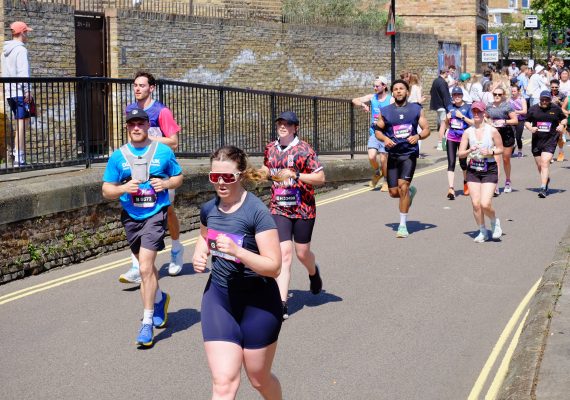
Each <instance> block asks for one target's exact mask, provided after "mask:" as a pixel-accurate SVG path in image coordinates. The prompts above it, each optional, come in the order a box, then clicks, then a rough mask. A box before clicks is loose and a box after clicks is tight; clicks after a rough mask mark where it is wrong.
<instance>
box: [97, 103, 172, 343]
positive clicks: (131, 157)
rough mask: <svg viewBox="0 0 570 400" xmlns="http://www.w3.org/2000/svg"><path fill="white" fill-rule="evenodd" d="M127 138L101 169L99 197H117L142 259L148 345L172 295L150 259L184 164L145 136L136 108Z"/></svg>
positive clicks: (160, 243)
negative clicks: (170, 192) (160, 284)
mask: <svg viewBox="0 0 570 400" xmlns="http://www.w3.org/2000/svg"><path fill="white" fill-rule="evenodd" d="M126 121H127V131H128V133H129V138H130V143H128V144H126V145H124V146H122V147H121V148H120V149H118V150H115V152H114V153H113V154H112V155H111V157H110V158H109V162H108V164H107V168H105V173H104V174H103V197H105V198H106V199H111V200H115V199H119V200H120V202H121V205H122V206H123V213H122V214H121V222H122V223H123V226H124V227H125V231H126V236H127V241H128V243H129V246H130V248H131V251H132V252H133V254H134V255H135V256H136V258H137V259H138V261H139V265H140V274H141V280H142V282H141V295H142V299H143V306H144V313H143V321H142V325H141V328H140V330H139V335H138V337H137V344H138V345H141V346H143V347H150V346H152V343H153V326H154V327H157V328H162V327H164V326H165V325H166V321H167V317H168V315H167V311H168V304H169V302H170V296H169V295H168V294H166V293H163V292H162V291H161V290H160V288H159V287H158V271H157V269H156V266H155V265H154V263H155V260H156V255H157V252H158V251H159V250H163V249H164V247H165V246H164V236H165V234H166V217H167V209H168V206H170V200H169V198H168V190H173V189H175V188H177V187H179V186H180V185H181V184H182V169H181V168H180V165H178V162H177V161H176V157H175V156H174V153H173V151H172V150H171V149H170V148H169V147H168V146H167V145H165V144H163V143H159V142H157V141H153V140H151V139H150V138H149V135H148V131H149V128H150V124H149V117H148V114H147V113H146V112H145V111H144V110H142V109H139V108H135V109H132V110H131V111H130V112H129V113H128V114H127V117H126Z"/></svg>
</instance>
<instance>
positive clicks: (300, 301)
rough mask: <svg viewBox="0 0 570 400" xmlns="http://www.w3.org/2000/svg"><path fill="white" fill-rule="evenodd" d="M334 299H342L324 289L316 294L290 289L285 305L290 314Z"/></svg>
mask: <svg viewBox="0 0 570 400" xmlns="http://www.w3.org/2000/svg"><path fill="white" fill-rule="evenodd" d="M336 301H342V297H338V296H336V295H334V294H331V293H328V292H327V291H326V290H323V291H322V292H321V293H319V294H317V295H314V294H312V293H311V292H310V291H308V290H290V291H289V300H287V307H288V311H289V315H292V314H295V313H296V312H297V311H300V310H302V309H303V308H305V307H318V306H321V305H323V304H327V303H332V302H336Z"/></svg>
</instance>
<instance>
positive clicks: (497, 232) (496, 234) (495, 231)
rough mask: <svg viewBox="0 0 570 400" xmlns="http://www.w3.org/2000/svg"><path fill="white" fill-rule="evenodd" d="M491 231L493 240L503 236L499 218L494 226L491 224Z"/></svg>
mask: <svg viewBox="0 0 570 400" xmlns="http://www.w3.org/2000/svg"><path fill="white" fill-rule="evenodd" d="M491 231H492V232H493V236H492V237H493V239H500V238H501V236H503V230H502V229H501V221H499V218H497V219H496V220H495V223H494V224H491Z"/></svg>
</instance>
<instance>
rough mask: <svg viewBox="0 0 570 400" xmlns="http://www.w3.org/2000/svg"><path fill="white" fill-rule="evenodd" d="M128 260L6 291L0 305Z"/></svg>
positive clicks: (186, 241) (96, 272)
mask: <svg viewBox="0 0 570 400" xmlns="http://www.w3.org/2000/svg"><path fill="white" fill-rule="evenodd" d="M197 240H198V238H196V237H195V238H191V239H186V240H184V241H182V242H181V243H182V245H191V244H194V243H196V241H197ZM170 248H171V246H167V247H166V248H165V249H164V250H161V251H159V252H158V254H163V253H166V252H167V251H169V250H170ZM130 262H131V257H128V258H123V259H120V260H117V261H113V262H110V263H107V264H104V265H100V266H98V267H93V268H89V269H86V270H85V271H80V272H77V273H74V274H71V275H67V276H63V277H61V278H57V279H53V280H51V281H48V282H44V283H40V284H38V285H34V286H30V287H29V288H25V289H21V290H17V291H15V292H12V293H8V294H6V295H4V296H0V305H2V304H6V303H9V302H11V301H14V300H18V299H21V298H23V297H27V296H30V295H32V294H34V293H39V292H43V291H44V290H48V289H51V288H55V287H58V286H61V285H64V284H66V283H70V282H73V281H76V280H79V279H83V278H87V277H89V276H92V275H95V274H99V273H101V272H105V271H109V270H111V269H115V268H118V267H122V266H125V265H128V264H130Z"/></svg>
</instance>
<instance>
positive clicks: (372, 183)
mask: <svg viewBox="0 0 570 400" xmlns="http://www.w3.org/2000/svg"><path fill="white" fill-rule="evenodd" d="M380 178H382V174H374V175H372V178H371V179H370V182H369V183H368V186H370V187H371V188H372V189H374V188H375V187H376V185H377V184H378V182H379V181H380Z"/></svg>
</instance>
